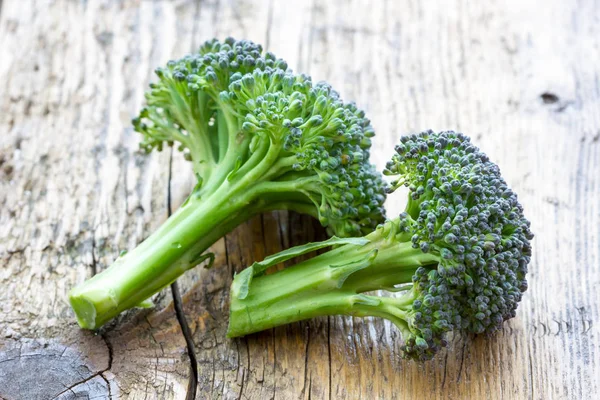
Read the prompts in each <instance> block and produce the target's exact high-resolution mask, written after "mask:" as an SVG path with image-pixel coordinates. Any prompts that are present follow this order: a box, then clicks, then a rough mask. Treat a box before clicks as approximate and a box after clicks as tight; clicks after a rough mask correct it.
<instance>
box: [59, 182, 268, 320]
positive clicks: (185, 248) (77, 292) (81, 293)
mask: <svg viewBox="0 0 600 400" xmlns="http://www.w3.org/2000/svg"><path fill="white" fill-rule="evenodd" d="M193 196H194V195H192V197H193ZM249 202H250V201H249V200H248V199H247V198H246V197H245V196H234V197H233V198H232V197H230V196H227V195H225V193H223V191H218V192H217V193H215V195H214V196H211V197H210V198H202V199H201V200H198V199H193V198H192V199H190V201H188V202H187V203H186V204H185V205H184V206H182V207H181V208H180V209H179V210H177V211H176V212H175V213H174V214H173V215H172V216H171V217H170V218H169V219H168V220H167V221H166V222H165V223H164V224H163V225H162V226H161V227H160V228H159V229H158V230H156V231H155V232H154V233H153V234H152V235H151V236H149V237H148V238H147V239H146V240H144V241H143V242H142V243H141V244H140V245H139V246H137V247H136V248H135V249H133V250H132V251H130V252H128V253H126V254H125V255H123V256H121V257H119V258H118V259H117V260H116V261H115V262H114V263H113V264H112V265H111V266H110V267H109V268H108V269H106V270H105V271H103V272H101V273H100V274H98V275H96V276H94V277H93V278H91V279H89V280H88V281H86V282H84V283H83V284H81V285H80V286H78V287H76V288H74V289H73V290H72V291H71V292H70V294H69V298H70V302H71V305H72V306H73V309H74V310H75V314H76V316H77V320H78V322H79V324H80V325H81V326H82V327H83V328H88V329H95V328H97V327H99V326H101V325H103V324H104V323H105V322H107V321H108V320H110V319H112V318H113V317H115V316H117V315H118V314H119V313H121V312H122V311H124V310H126V309H128V308H131V307H135V306H136V305H138V304H140V303H141V302H142V301H144V300H146V299H148V298H149V297H150V296H152V295H153V294H155V293H157V292H158V291H160V290H161V289H162V288H163V287H165V286H167V285H169V284H171V283H172V282H173V281H174V280H175V279H177V278H178V277H179V276H180V275H181V274H183V273H184V272H185V271H187V270H188V269H190V268H192V267H194V266H195V265H196V264H197V263H198V261H199V260H200V259H201V256H202V253H203V252H204V251H205V250H206V249H208V247H209V246H210V245H212V244H213V243H214V242H215V241H217V240H218V239H219V238H220V237H222V236H223V235H225V234H226V233H227V232H229V231H230V230H231V229H233V228H234V227H235V226H237V225H239V224H240V223H241V222H243V221H246V220H247V219H248V218H249V217H251V216H252V215H254V214H256V213H257V212H258V211H259V210H258V208H259V205H258V204H257V205H254V206H250V207H247V206H248V205H249V204H248V203H249Z"/></svg>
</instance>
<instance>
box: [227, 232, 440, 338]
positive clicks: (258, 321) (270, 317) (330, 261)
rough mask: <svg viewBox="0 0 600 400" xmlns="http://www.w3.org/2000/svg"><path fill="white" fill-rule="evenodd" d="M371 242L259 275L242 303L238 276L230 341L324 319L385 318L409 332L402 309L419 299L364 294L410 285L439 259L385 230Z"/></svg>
mask: <svg viewBox="0 0 600 400" xmlns="http://www.w3.org/2000/svg"><path fill="white" fill-rule="evenodd" d="M367 238H368V239H369V240H370V243H368V244H366V245H364V246H357V245H344V246H341V247H339V248H337V249H335V250H332V251H329V252H326V253H324V254H321V255H319V256H317V257H314V258H311V259H309V260H306V261H304V262H301V263H299V264H296V265H294V266H292V267H288V268H286V269H284V270H281V271H277V272H276V273H274V274H271V275H262V276H255V277H254V278H253V279H252V281H251V284H250V286H249V291H248V294H247V296H246V297H245V298H243V299H242V298H240V297H239V296H238V295H239V289H240V284H241V282H238V281H237V279H236V278H237V276H236V278H234V281H233V284H232V287H231V288H232V289H231V305H230V318H229V327H228V331H227V336H228V337H237V336H243V335H247V334H250V333H253V332H258V331H262V330H265V329H269V328H273V327H275V326H279V325H282V324H287V323H290V322H295V321H300V320H304V319H309V318H314V317H317V316H325V315H352V316H376V317H382V316H385V318H387V319H389V320H391V321H393V322H394V323H395V324H396V325H398V326H399V327H400V329H403V330H404V329H408V325H407V323H406V319H405V318H404V319H403V318H402V316H403V313H402V311H401V310H400V309H401V308H402V307H403V306H405V307H408V306H409V305H410V304H411V303H412V300H414V299H413V296H412V292H411V291H410V290H408V291H406V293H405V294H403V296H401V297H400V298H394V299H385V298H382V297H376V296H366V295H364V294H361V293H363V292H368V291H373V290H377V289H388V290H395V285H400V284H404V283H411V282H412V276H413V275H414V273H415V271H416V270H417V268H419V267H420V266H423V265H432V264H436V263H437V262H438V260H439V256H438V255H435V254H431V253H423V252H422V251H421V250H420V249H414V248H413V247H412V243H411V242H410V241H407V242H402V243H398V242H396V241H395V240H388V239H386V238H385V237H384V236H383V235H382V232H381V230H377V231H375V232H373V233H372V234H370V235H368V236H367ZM340 260H344V261H343V263H342V264H340ZM367 277H369V278H367ZM392 303H393V304H394V305H395V307H391V304H392Z"/></svg>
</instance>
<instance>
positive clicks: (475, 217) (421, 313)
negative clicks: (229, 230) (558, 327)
mask: <svg viewBox="0 0 600 400" xmlns="http://www.w3.org/2000/svg"><path fill="white" fill-rule="evenodd" d="M384 173H385V174H387V175H392V176H394V179H396V180H395V181H394V182H393V183H392V184H391V187H390V190H394V189H397V188H398V187H400V186H408V188H409V196H408V203H407V206H406V208H405V211H404V212H403V213H402V214H400V216H399V217H398V218H395V219H393V220H390V221H386V222H385V223H384V224H381V225H380V226H378V227H377V228H376V229H375V230H374V231H373V232H372V233H370V234H368V235H366V236H364V237H362V238H349V239H337V238H334V239H330V240H329V241H325V242H321V243H313V244H307V245H304V246H299V247H296V248H293V249H289V250H287V251H284V252H282V253H279V254H276V255H273V256H270V257H268V258H267V259H265V260H264V261H263V262H259V263H254V264H253V265H252V266H251V267H249V268H247V269H245V270H244V271H242V272H241V273H240V274H238V275H236V276H235V278H234V280H233V283H232V286H231V306H230V321H229V328H228V336H229V337H237V336H242V335H246V334H249V333H252V332H256V331H260V330H263V329H267V328H271V327H274V326H277V325H280V324H285V323H289V322H294V321H299V320H302V319H307V318H312V317H315V316H323V315H335V314H341V315H351V316H356V317H366V316H372V317H381V318H385V319H388V320H390V321H391V322H392V323H394V324H395V325H396V326H397V327H398V328H399V330H400V332H401V335H402V338H403V344H402V351H403V355H404V356H405V357H406V358H411V359H416V360H427V359H430V358H432V357H433V356H434V355H435V354H436V352H437V351H438V350H439V349H440V348H441V347H443V346H445V344H446V342H445V339H444V337H445V334H446V333H447V332H449V331H453V330H456V331H463V332H465V331H466V332H472V333H476V334H478V333H483V332H488V333H491V332H494V331H496V330H498V329H500V328H501V326H502V323H503V321H505V320H507V319H509V318H512V317H514V316H515V310H516V308H517V305H518V303H519V301H520V300H521V295H522V292H524V291H525V290H526V289H527V282H526V273H527V265H528V263H529V260H530V256H531V246H530V240H531V239H532V238H533V235H532V234H531V231H530V228H529V226H530V224H529V221H528V220H527V219H525V217H524V215H523V208H522V206H521V205H520V204H519V202H518V200H517V196H516V194H515V193H513V192H512V191H511V189H509V188H508V186H507V184H506V182H505V181H504V179H503V178H502V176H501V175H500V170H499V168H498V166H497V165H496V164H494V163H492V162H491V161H489V159H488V157H487V156H486V155H485V154H484V153H482V152H481V151H480V150H479V149H478V148H477V147H475V146H474V145H473V144H471V142H470V139H469V138H468V137H467V136H465V135H463V134H461V133H454V132H441V133H434V132H432V131H427V132H423V133H420V134H417V135H411V136H406V137H403V138H402V139H401V143H400V144H399V145H398V146H397V147H396V153H395V154H394V157H393V159H392V161H391V162H389V163H388V164H387V166H386V170H385V171H384ZM329 245H338V247H336V248H335V249H333V250H330V251H328V252H325V253H323V254H321V255H318V256H316V257H314V258H311V259H309V260H307V261H304V262H301V263H299V264H296V265H294V266H292V267H289V268H285V269H283V270H280V271H276V272H274V273H273V274H267V275H265V274H264V271H265V270H266V269H267V268H268V267H270V266H273V265H275V264H277V263H279V262H282V261H285V260H288V259H290V258H292V257H295V256H297V255H299V254H303V253H306V252H308V251H312V250H316V249H319V248H323V247H326V246H329ZM375 290H382V291H387V292H397V295H395V296H378V295H374V294H366V293H365V292H371V291H375Z"/></svg>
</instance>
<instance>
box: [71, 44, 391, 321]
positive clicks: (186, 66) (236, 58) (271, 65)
mask: <svg viewBox="0 0 600 400" xmlns="http://www.w3.org/2000/svg"><path fill="white" fill-rule="evenodd" d="M156 74H157V75H158V78H159V79H158V81H157V82H156V83H153V84H152V85H151V90H150V91H149V92H148V93H147V94H146V102H147V105H146V107H145V108H143V109H142V111H141V112H140V114H139V117H138V118H136V119H134V120H133V125H134V128H135V130H136V131H138V132H140V133H141V134H142V135H143V141H142V143H141V148H142V149H143V150H145V151H148V152H149V151H152V150H154V149H156V150H159V151H160V150H162V149H163V146H164V145H165V144H167V145H169V146H172V145H175V144H176V145H177V147H178V149H179V150H181V151H182V152H183V153H184V155H185V157H186V159H188V160H189V161H191V164H192V167H193V169H194V172H195V174H196V176H197V178H198V183H197V185H196V188H195V189H194V190H193V193H192V194H191V195H190V196H189V198H188V199H187V200H186V202H185V203H184V205H183V206H182V207H181V208H180V209H179V210H178V211H176V212H175V213H174V214H173V215H172V216H171V217H170V218H169V219H168V220H167V221H166V222H165V223H164V224H163V225H162V226H161V227H160V228H159V229H158V230H157V231H156V232H154V233H153V234H152V235H151V236H150V237H148V238H147V239H146V240H145V241H144V242H143V243H141V244H140V245H139V246H138V247H137V248H135V249H134V250H132V251H130V252H128V253H127V254H126V255H124V256H122V257H120V258H118V259H117V260H116V261H115V263H114V264H113V265H112V266H111V267H110V268H108V269H107V270H106V271H103V272H102V273H100V274H98V275H96V276H95V277H93V278H92V279H90V280H88V281H87V282H85V283H83V284H82V285H80V286H79V287H76V288H75V289H73V290H72V291H71V292H70V302H71V305H72V306H73V309H74V310H75V313H76V316H77V320H78V322H79V324H80V325H81V326H82V327H84V328H89V329H95V328H98V327H100V326H101V325H102V324H104V323H105V322H106V321H108V320H109V319H111V318H113V317H114V316H116V315H118V314H119V313H120V312H122V311H123V310H126V309H128V308H131V307H134V306H136V305H139V304H140V303H141V302H143V301H145V300H146V299H148V298H149V297H150V296H152V295H153V294H155V293H157V292H158V291H160V290H161V289H162V288H163V287H165V286H167V285H169V284H170V283H172V282H173V281H174V280H175V279H176V278H177V277H179V276H180V275H181V274H183V273H184V272H185V271H186V270H187V269H189V268H192V267H194V266H195V265H197V264H198V263H199V262H200V261H202V260H204V259H206V258H207V257H209V256H210V255H209V254H204V252H205V251H206V250H207V248H208V247H209V246H210V245H211V244H213V243H214V242H215V241H216V240H218V239H219V238H220V237H222V236H223V235H225V234H226V233H227V232H229V231H230V230H231V229H233V228H234V227H235V226H237V225H239V224H240V223H242V222H244V221H246V220H248V219H249V218H250V217H251V216H253V215H256V214H259V213H261V212H265V211H270V210H294V211H298V212H301V213H305V214H309V215H312V216H314V217H316V218H318V219H319V221H320V222H321V224H323V225H324V226H326V227H327V229H328V230H329V232H330V233H332V234H336V235H338V236H343V237H348V236H358V235H361V234H364V233H365V232H367V231H370V230H372V229H373V228H374V227H375V226H377V224H379V223H381V222H382V221H383V220H384V209H383V206H382V205H383V201H384V199H385V194H386V189H385V184H384V181H383V179H382V177H381V175H380V174H379V173H378V172H377V171H376V170H375V168H374V167H373V166H372V165H371V164H370V163H369V148H370V146H371V137H373V134H374V133H373V128H372V127H371V125H370V122H369V120H368V119H367V118H365V114H364V112H363V111H361V110H359V109H358V108H357V107H356V106H355V105H354V104H346V103H343V102H342V100H341V99H340V97H339V95H338V93H337V92H335V91H334V90H333V89H332V88H331V87H330V86H329V85H328V84H326V83H317V84H313V83H312V82H311V80H310V77H308V76H306V75H298V74H294V73H292V72H291V71H290V70H288V69H287V64H286V63H285V61H283V60H281V59H278V58H276V57H275V56H274V55H273V54H271V53H266V54H263V51H262V48H261V46H259V45H257V44H254V43H252V42H249V41H246V40H241V41H236V40H234V39H231V38H229V39H226V40H225V41H224V42H219V41H217V40H212V41H209V42H207V43H205V44H204V45H203V46H202V47H201V49H200V51H199V52H198V53H197V54H192V55H188V56H185V57H183V58H182V59H180V60H177V61H170V62H169V63H167V66H166V67H164V68H159V69H157V70H156ZM175 173H176V172H175Z"/></svg>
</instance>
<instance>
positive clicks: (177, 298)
mask: <svg viewBox="0 0 600 400" xmlns="http://www.w3.org/2000/svg"><path fill="white" fill-rule="evenodd" d="M172 173H173V149H172V148H171V155H170V157H169V176H168V182H167V215H168V217H170V216H171V214H172V209H171V180H172ZM171 295H172V296H173V307H174V309H175V316H176V317H177V322H178V323H179V326H180V327H181V333H182V335H183V338H184V339H185V344H186V347H187V353H188V357H189V359H190V377H189V380H188V387H187V394H186V396H185V398H186V400H193V399H195V398H196V392H197V390H198V358H197V357H196V350H195V348H194V339H193V336H192V331H191V330H190V326H189V325H188V323H187V320H186V318H185V312H184V311H183V301H182V300H181V293H180V291H179V285H178V284H177V281H175V282H173V283H172V284H171Z"/></svg>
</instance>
